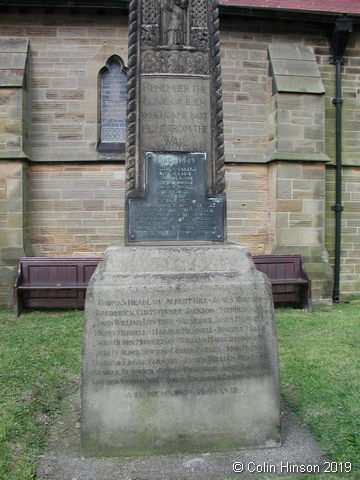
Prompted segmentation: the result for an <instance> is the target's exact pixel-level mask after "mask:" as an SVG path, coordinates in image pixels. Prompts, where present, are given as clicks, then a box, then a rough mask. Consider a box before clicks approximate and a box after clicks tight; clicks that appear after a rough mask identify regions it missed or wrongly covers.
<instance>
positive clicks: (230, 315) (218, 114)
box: [81, 0, 280, 456]
mask: <svg viewBox="0 0 360 480" xmlns="http://www.w3.org/2000/svg"><path fill="white" fill-rule="evenodd" d="M129 8H130V11H129V61H128V66H129V68H128V118H127V146H126V155H127V159H126V162H127V167H126V200H125V202H126V204H125V211H126V226H125V229H126V232H125V238H126V240H125V245H121V246H113V247H110V248H108V250H107V251H106V253H105V256H104V260H103V261H102V262H101V264H100V265H99V267H98V268H97V270H96V272H95V274H94V276H93V277H92V279H91V282H90V284H89V287H88V291H87V298H86V307H85V329H84V350H83V368H82V385H81V390H82V391H81V397H82V400H81V401H82V413H81V442H82V451H83V454H84V455H85V456H99V455H104V456H117V455H143V454H160V453H172V452H191V451H209V450H226V449H231V448H246V447H271V446H274V447H275V446H278V445H279V443H280V433H279V432H280V410H279V409H280V407H279V371H278V357H277V344H276V332H275V327H274V313H273V304H272V296H271V288H270V285H269V283H268V280H267V278H266V277H265V276H264V275H263V274H261V273H260V272H258V271H257V270H256V269H255V267H254V264H253V262H252V260H251V256H250V254H249V252H248V250H247V249H246V248H245V247H242V246H239V245H236V244H231V243H227V241H226V197H225V170H224V144H223V119H222V100H221V71H220V53H219V20H218V8H217V1H216V0H211V1H204V0H193V1H188V0H169V1H160V0H147V1H146V0H132V1H131V2H130V7H129Z"/></svg>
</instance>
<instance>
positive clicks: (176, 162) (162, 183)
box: [128, 152, 224, 242]
mask: <svg viewBox="0 0 360 480" xmlns="http://www.w3.org/2000/svg"><path fill="white" fill-rule="evenodd" d="M146 160H147V164H146V165H147V174H146V191H147V196H146V199H142V198H131V199H129V200H128V202H129V241H130V242H131V241H135V242H141V241H167V240H178V241H181V240H182V241H188V240H203V241H204V240H206V241H213V242H214V241H222V240H223V238H224V223H223V218H224V199H223V198H222V197H219V198H207V197H206V189H205V154H202V153H187V154H186V153H178V154H175V153H166V152H164V153H159V152H157V153H154V152H152V153H150V152H149V153H147V155H146Z"/></svg>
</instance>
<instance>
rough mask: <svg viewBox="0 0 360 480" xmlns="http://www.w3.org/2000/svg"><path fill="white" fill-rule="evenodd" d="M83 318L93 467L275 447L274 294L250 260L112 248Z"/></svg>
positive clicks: (215, 249)
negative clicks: (106, 460) (98, 460)
mask: <svg viewBox="0 0 360 480" xmlns="http://www.w3.org/2000/svg"><path fill="white" fill-rule="evenodd" d="M85 318H86V322H85V337H84V351H83V370H82V449H83V453H84V454H85V455H90V456H91V455H96V456H98V455H107V456H111V455H129V454H134V455H138V454H151V453H165V452H179V451H207V450H224V449H230V448H235V447H246V446H250V445H252V446H276V445H278V442H279V419H280V417H279V397H278V382H279V379H278V361H277V348H276V336H275V329H274V321H273V306H272V297H271V289H270V286H269V284H268V280H267V279H266V277H265V276H263V275H262V274H261V273H259V272H257V271H256V270H255V267H254V265H253V263H252V261H251V259H250V257H249V254H248V252H247V250H246V249H245V248H243V247H240V246H238V245H230V244H229V245H222V246H220V245H218V246H191V247H190V246H189V247H188V246H187V247H176V246H172V247H111V248H109V249H108V250H107V252H106V255H105V259H104V261H103V262H102V263H101V265H100V266H99V268H98V269H97V271H96V272H95V274H94V276H93V277H92V279H91V282H90V285H89V288H88V291H87V300H86V310H85Z"/></svg>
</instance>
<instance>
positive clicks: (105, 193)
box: [27, 163, 125, 256]
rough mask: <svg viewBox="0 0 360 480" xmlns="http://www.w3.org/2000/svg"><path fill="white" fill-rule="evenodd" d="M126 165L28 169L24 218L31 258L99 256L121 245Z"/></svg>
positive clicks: (57, 165) (84, 165) (32, 167)
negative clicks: (27, 190) (26, 224)
mask: <svg viewBox="0 0 360 480" xmlns="http://www.w3.org/2000/svg"><path fill="white" fill-rule="evenodd" d="M124 175H125V172H124V166H123V165H120V164H114V163H111V164H102V165H101V164H78V165H74V164H43V165H42V164H34V165H31V166H30V181H29V200H28V203H27V218H28V223H29V238H30V242H31V244H32V246H33V251H34V255H38V256H71V255H92V254H103V253H104V251H105V249H106V248H107V247H108V246H109V245H111V244H119V243H122V241H123V228H124V184H125V176H124Z"/></svg>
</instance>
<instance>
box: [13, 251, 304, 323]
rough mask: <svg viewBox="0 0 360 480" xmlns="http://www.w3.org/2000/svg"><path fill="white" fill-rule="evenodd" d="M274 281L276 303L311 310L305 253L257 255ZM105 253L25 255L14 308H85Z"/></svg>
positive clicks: (260, 266) (257, 262) (256, 260)
mask: <svg viewBox="0 0 360 480" xmlns="http://www.w3.org/2000/svg"><path fill="white" fill-rule="evenodd" d="M252 258H253V260H254V263H255V266H256V268H257V269H258V270H260V271H261V272H263V273H265V274H266V275H267V276H268V277H269V279H270V282H271V285H272V291H273V299H274V303H275V304H284V305H286V304H289V303H291V304H295V305H298V306H300V307H302V308H307V309H309V310H311V280H310V279H309V277H308V275H307V273H306V272H305V270H304V266H303V261H302V257H301V255H253V257H252ZM101 260H102V257H22V258H20V261H19V267H18V275H17V278H16V281H15V285H14V312H15V314H16V315H20V313H21V311H22V310H23V308H24V307H27V308H41V307H43V308H84V304H85V292H86V287H87V285H88V283H89V280H90V278H91V275H92V274H93V272H94V270H95V268H96V267H97V265H98V263H99V262H100V261H101Z"/></svg>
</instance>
